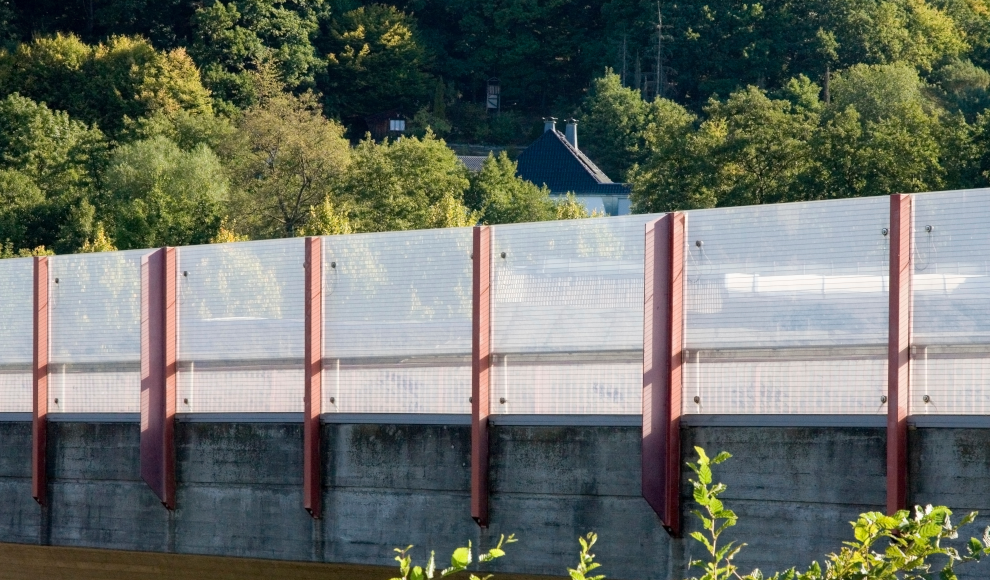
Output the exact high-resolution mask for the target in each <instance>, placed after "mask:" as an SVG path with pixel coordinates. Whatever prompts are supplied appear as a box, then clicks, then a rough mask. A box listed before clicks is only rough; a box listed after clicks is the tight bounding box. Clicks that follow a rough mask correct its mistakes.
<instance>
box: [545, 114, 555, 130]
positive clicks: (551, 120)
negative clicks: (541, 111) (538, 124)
mask: <svg viewBox="0 0 990 580" xmlns="http://www.w3.org/2000/svg"><path fill="white" fill-rule="evenodd" d="M556 130H557V118H556V117H544V118H543V132H544V133H546V132H547V131H556Z"/></svg>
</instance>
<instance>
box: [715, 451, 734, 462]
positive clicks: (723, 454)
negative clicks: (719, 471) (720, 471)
mask: <svg viewBox="0 0 990 580" xmlns="http://www.w3.org/2000/svg"><path fill="white" fill-rule="evenodd" d="M730 458H732V454H731V453H729V452H728V451H723V452H721V453H719V454H718V455H716V456H715V457H713V458H712V465H718V464H719V463H722V462H723V461H725V460H726V459H730Z"/></svg>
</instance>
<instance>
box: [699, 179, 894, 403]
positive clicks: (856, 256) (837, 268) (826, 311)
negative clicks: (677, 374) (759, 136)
mask: <svg viewBox="0 0 990 580" xmlns="http://www.w3.org/2000/svg"><path fill="white" fill-rule="evenodd" d="M888 221H889V199H888V198H887V197H879V198H863V199H852V200H842V201H828V202H811V203H793V204H779V205H762V206H754V207H734V208H721V209H714V210H700V211H691V212H688V219H687V234H686V236H685V249H684V252H685V274H686V275H685V319H686V332H685V347H686V348H687V350H688V351H689V356H688V359H687V364H686V366H685V372H686V373H687V374H688V375H690V376H691V377H692V380H693V381H694V383H692V385H695V386H696V387H697V390H698V392H697V393H696V394H694V395H693V396H691V397H688V396H685V397H684V399H683V401H684V412H685V413H744V414H745V413H777V412H781V411H778V409H788V411H786V412H788V413H810V414H818V413H833V412H834V413H850V414H855V413H859V414H873V413H885V412H886V406H885V405H881V403H880V401H881V396H882V395H883V394H884V393H885V390H886V375H885V373H883V372H881V370H880V369H881V367H882V365H883V361H884V360H885V358H886V354H885V350H884V347H885V345H886V342H887V309H888V276H889V272H888V264H889V253H890V246H889V235H888V232H887V228H888V225H889V224H888ZM843 349H844V350H843ZM840 350H841V354H840ZM825 361H828V362H825ZM823 389H825V390H827V392H828V394H829V395H828V397H829V402H828V403H827V404H826V403H825V402H824V401H823V400H822V396H823V395H822V391H823ZM695 398H697V399H698V401H700V402H695Z"/></svg>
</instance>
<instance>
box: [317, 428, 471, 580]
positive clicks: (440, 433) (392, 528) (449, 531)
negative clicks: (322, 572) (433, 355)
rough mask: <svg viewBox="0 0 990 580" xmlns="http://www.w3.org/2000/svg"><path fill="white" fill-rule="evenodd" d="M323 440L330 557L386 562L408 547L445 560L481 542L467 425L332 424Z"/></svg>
mask: <svg viewBox="0 0 990 580" xmlns="http://www.w3.org/2000/svg"><path fill="white" fill-rule="evenodd" d="M323 444H324V446H323V453H324V458H325V462H324V473H323V480H324V486H325V487H324V495H323V508H324V514H325V515H324V519H323V522H322V523H323V527H322V532H323V546H324V550H323V555H324V559H325V560H326V561H329V562H355V563H366V564H381V563H383V561H384V560H383V556H384V555H385V554H390V553H391V552H392V548H396V547H398V548H405V547H406V546H408V545H409V544H414V545H415V546H416V547H417V548H418V550H416V552H414V553H417V554H418V555H419V557H422V558H425V557H426V556H427V555H428V554H427V552H426V550H429V549H432V550H436V551H437V553H438V554H443V555H444V556H443V557H447V555H449V554H450V552H451V551H452V550H453V549H454V548H456V547H458V546H462V545H464V544H465V542H467V541H468V540H471V541H472V542H473V543H474V544H475V545H477V544H478V540H479V532H478V526H477V525H476V524H475V523H474V520H472V519H471V475H470V468H471V429H470V427H463V426H444V425H348V424H328V425H324V426H323Z"/></svg>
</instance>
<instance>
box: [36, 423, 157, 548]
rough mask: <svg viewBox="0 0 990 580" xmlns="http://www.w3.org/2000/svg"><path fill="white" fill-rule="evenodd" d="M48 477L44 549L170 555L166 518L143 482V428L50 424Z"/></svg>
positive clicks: (116, 425) (93, 424)
mask: <svg viewBox="0 0 990 580" xmlns="http://www.w3.org/2000/svg"><path fill="white" fill-rule="evenodd" d="M29 448H30V447H29ZM48 477H49V484H48V500H49V504H48V507H47V510H48V511H47V522H48V524H47V529H45V530H42V533H43V538H42V540H43V543H46V544H52V545H56V546H80V547H93V548H113V549H118V550H150V551H164V550H165V549H166V547H167V543H166V540H167V536H166V532H167V526H166V525H165V523H166V521H167V514H166V513H165V510H163V509H162V508H161V504H160V503H159V502H158V499H157V498H156V497H155V495H154V493H152V492H151V490H150V489H149V488H148V486H147V485H145V484H144V482H143V481H141V463H140V426H139V425H138V424H136V423H50V424H49V426H48ZM29 495H30V494H29ZM44 536H47V538H45V537H44Z"/></svg>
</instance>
